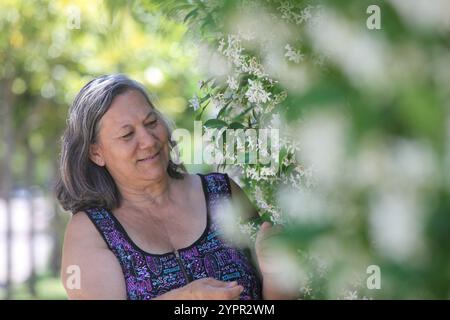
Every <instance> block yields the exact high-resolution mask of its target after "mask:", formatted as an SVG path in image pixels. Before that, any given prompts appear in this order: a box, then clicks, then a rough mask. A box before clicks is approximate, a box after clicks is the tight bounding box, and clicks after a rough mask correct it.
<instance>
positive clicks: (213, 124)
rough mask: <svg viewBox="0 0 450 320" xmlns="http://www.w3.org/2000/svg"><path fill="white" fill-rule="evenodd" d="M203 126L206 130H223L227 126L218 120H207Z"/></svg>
mask: <svg viewBox="0 0 450 320" xmlns="http://www.w3.org/2000/svg"><path fill="white" fill-rule="evenodd" d="M204 126H205V127H206V128H223V127H226V126H227V123H226V122H225V121H222V120H219V119H209V120H208V121H206V122H205V124H204Z"/></svg>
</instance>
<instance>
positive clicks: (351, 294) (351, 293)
mask: <svg viewBox="0 0 450 320" xmlns="http://www.w3.org/2000/svg"><path fill="white" fill-rule="evenodd" d="M357 299H358V294H357V292H356V291H348V292H347V295H346V296H345V297H344V300H357Z"/></svg>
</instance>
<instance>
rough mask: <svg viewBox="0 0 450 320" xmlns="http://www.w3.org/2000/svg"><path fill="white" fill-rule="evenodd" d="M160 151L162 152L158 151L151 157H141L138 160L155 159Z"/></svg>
mask: <svg viewBox="0 0 450 320" xmlns="http://www.w3.org/2000/svg"><path fill="white" fill-rule="evenodd" d="M159 152H160V151H158V152H157V153H155V154H154V155H153V156H150V157H147V158H144V159H139V160H138V161H146V160H153V159H155V158H156V157H157V156H159Z"/></svg>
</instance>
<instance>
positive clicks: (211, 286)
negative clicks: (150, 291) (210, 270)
mask: <svg viewBox="0 0 450 320" xmlns="http://www.w3.org/2000/svg"><path fill="white" fill-rule="evenodd" d="M243 290H244V287H243V286H241V285H238V283H237V281H233V282H225V281H219V280H216V279H214V278H203V279H198V280H195V281H192V282H191V283H189V284H187V285H185V286H184V287H181V288H178V289H175V290H171V291H169V292H167V293H165V294H163V295H161V296H159V297H157V298H156V299H167V300H238V299H239V296H240V294H241V293H242V291H243Z"/></svg>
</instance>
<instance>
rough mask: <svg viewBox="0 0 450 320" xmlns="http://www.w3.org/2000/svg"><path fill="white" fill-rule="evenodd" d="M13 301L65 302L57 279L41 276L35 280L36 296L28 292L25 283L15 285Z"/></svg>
mask: <svg viewBox="0 0 450 320" xmlns="http://www.w3.org/2000/svg"><path fill="white" fill-rule="evenodd" d="M12 298H13V299H14V300H66V299H67V296H66V292H65V290H64V287H63V285H62V283H61V280H60V279H59V278H58V277H54V276H51V275H48V274H42V275H39V276H38V277H37V280H36V296H32V295H31V294H30V292H29V289H28V285H27V283H26V282H24V283H20V284H16V285H15V286H14V290H13V296H12Z"/></svg>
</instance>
